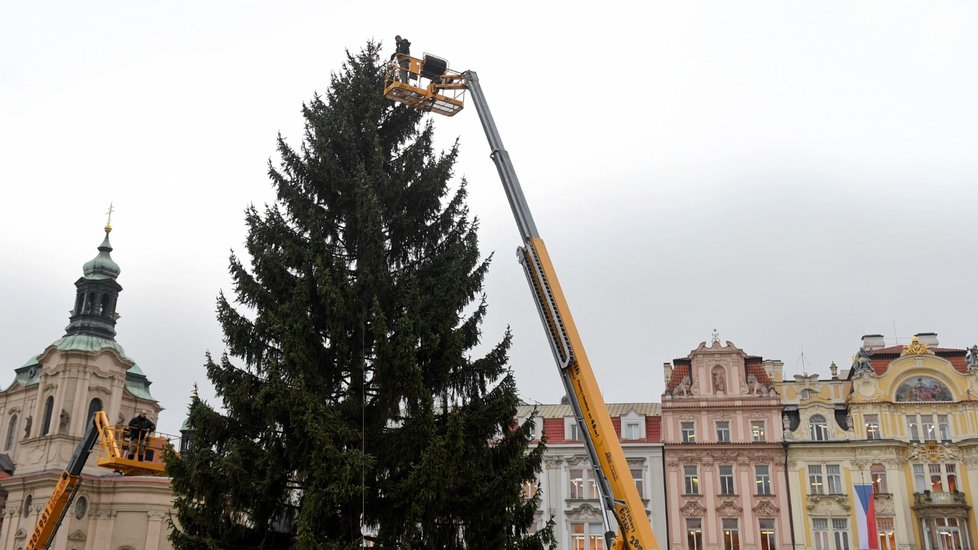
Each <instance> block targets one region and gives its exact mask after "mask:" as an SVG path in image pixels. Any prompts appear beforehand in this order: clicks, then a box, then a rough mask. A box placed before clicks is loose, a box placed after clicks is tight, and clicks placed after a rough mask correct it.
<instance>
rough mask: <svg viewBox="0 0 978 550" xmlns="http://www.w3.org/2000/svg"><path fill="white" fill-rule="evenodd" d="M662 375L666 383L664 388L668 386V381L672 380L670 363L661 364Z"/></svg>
mask: <svg viewBox="0 0 978 550" xmlns="http://www.w3.org/2000/svg"><path fill="white" fill-rule="evenodd" d="M662 374H663V377H664V379H665V381H666V386H669V380H670V379H672V363H663V364H662Z"/></svg>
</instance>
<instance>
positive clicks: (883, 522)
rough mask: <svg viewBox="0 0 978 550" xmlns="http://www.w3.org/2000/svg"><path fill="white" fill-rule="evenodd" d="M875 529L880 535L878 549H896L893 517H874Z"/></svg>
mask: <svg viewBox="0 0 978 550" xmlns="http://www.w3.org/2000/svg"><path fill="white" fill-rule="evenodd" d="M876 531H877V532H878V533H879V537H880V550H896V532H895V531H894V530H893V518H876Z"/></svg>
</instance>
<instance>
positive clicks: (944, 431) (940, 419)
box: [937, 414, 951, 441]
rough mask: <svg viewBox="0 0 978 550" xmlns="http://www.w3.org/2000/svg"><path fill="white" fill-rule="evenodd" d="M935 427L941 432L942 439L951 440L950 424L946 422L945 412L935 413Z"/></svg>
mask: <svg viewBox="0 0 978 550" xmlns="http://www.w3.org/2000/svg"><path fill="white" fill-rule="evenodd" d="M937 429H938V431H939V432H940V433H941V439H942V440H943V441H950V440H951V424H950V423H949V422H948V420H947V415H946V414H939V415H937Z"/></svg>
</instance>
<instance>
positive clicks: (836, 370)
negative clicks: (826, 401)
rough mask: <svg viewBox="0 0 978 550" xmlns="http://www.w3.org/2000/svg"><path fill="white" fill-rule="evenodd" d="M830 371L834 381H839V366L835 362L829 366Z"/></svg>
mask: <svg viewBox="0 0 978 550" xmlns="http://www.w3.org/2000/svg"><path fill="white" fill-rule="evenodd" d="M829 371H830V372H832V380H838V379H839V365H836V364H835V361H832V364H831V365H829Z"/></svg>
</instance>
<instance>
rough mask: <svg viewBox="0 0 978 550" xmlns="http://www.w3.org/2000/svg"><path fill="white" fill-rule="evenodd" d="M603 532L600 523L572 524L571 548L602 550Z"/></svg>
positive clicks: (577, 549) (575, 549)
mask: <svg viewBox="0 0 978 550" xmlns="http://www.w3.org/2000/svg"><path fill="white" fill-rule="evenodd" d="M603 547H604V531H603V530H602V528H601V524H600V523H572V524H571V548H573V550H602V548H603Z"/></svg>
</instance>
